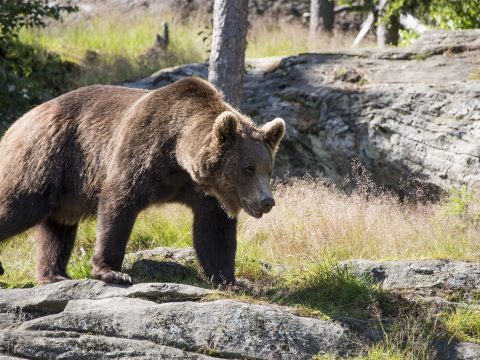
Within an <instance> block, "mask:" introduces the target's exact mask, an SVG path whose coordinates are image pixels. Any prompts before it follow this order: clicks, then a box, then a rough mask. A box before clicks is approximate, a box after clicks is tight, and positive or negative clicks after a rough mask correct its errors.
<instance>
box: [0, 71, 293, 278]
mask: <svg viewBox="0 0 480 360" xmlns="http://www.w3.org/2000/svg"><path fill="white" fill-rule="evenodd" d="M283 133H284V123H283V121H282V120H274V121H273V122H271V123H269V124H267V125H265V126H264V127H263V128H257V127H256V126H255V125H254V124H253V122H252V121H251V120H250V119H248V118H247V117H245V116H243V115H241V114H240V113H239V112H238V111H236V110H235V109H233V108H232V107H230V106H229V105H228V104H227V103H225V102H224V101H223V98H222V95H221V93H219V92H218V91H217V90H216V89H215V88H214V87H213V86H211V85H210V84H209V83H207V82H205V81H203V80H200V79H197V78H187V79H183V80H180V81H178V82H176V83H174V84H172V85H169V86H166V87H163V88H160V89H158V90H154V91H146V90H138V89H129V88H123V87H116V86H90V87H86V88H81V89H78V90H76V91H72V92H70V93H67V94H65V95H63V96H60V97H58V98H56V99H53V100H51V101H49V102H47V103H44V104H42V105H40V106H38V107H36V108H34V109H33V110H31V111H30V112H29V113H27V114H26V115H24V116H23V117H22V118H20V119H19V120H18V121H17V122H15V123H14V124H13V125H12V127H11V128H10V129H9V130H8V131H7V133H6V134H5V136H4V137H3V139H2V140H1V142H0V239H4V238H6V237H9V236H12V235H15V234H17V233H19V232H21V231H23V230H25V229H27V228H29V227H31V226H34V225H36V236H37V239H38V257H37V278H38V280H39V281H40V282H49V281H57V280H61V279H64V278H66V277H67V274H66V272H65V268H66V263H67V261H68V258H69V255H70V252H71V249H72V246H73V241H74V237H75V233H76V228H77V224H78V222H79V221H80V220H81V218H83V217H85V216H88V215H93V214H96V215H97V243H96V247H95V255H94V257H93V259H92V263H93V276H94V277H95V278H98V279H102V280H104V281H107V282H117V283H128V282H129V281H130V279H129V278H128V276H126V275H125V274H121V273H120V272H119V271H120V269H121V264H122V261H123V257H124V254H125V247H126V243H127V240H128V236H129V234H130V231H131V229H132V227H133V224H134V222H135V218H136V216H137V214H138V213H139V211H141V210H142V209H144V208H145V207H147V206H148V205H150V204H153V203H165V202H181V203H184V204H186V205H188V206H190V207H191V208H192V209H193V211H194V218H195V220H194V241H195V248H196V250H197V254H198V256H199V260H200V263H201V264H202V266H203V267H204V269H205V272H206V274H207V275H208V276H209V277H211V278H212V280H214V281H215V282H221V281H224V280H225V281H228V282H232V281H234V274H233V266H234V256H235V243H236V239H235V237H236V235H235V226H236V220H235V217H236V216H237V214H238V212H239V211H240V209H241V208H242V207H243V208H244V209H246V210H247V211H248V212H249V214H251V215H252V216H257V217H260V216H261V214H262V213H264V212H268V211H269V210H270V208H271V206H273V199H271V193H270V190H269V184H268V181H269V178H270V173H271V168H272V165H273V156H274V154H275V151H276V148H277V146H278V143H279V142H280V140H281V138H282V136H283ZM245 166H253V167H255V174H254V175H253V176H252V174H250V172H249V171H246V170H245ZM247 172H248V174H247ZM262 199H264V202H262ZM225 212H226V213H225ZM227 215H228V216H227Z"/></svg>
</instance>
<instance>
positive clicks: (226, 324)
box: [0, 280, 356, 359]
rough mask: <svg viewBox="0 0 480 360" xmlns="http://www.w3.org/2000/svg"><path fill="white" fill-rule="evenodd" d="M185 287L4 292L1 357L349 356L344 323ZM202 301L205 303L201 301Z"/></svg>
mask: <svg viewBox="0 0 480 360" xmlns="http://www.w3.org/2000/svg"><path fill="white" fill-rule="evenodd" d="M209 295H212V291H210V290H206V289H202V288H197V287H193V286H187V285H179V284H161V283H155V284H148V283H147V284H138V285H134V286H131V287H122V286H112V285H106V284H104V283H101V282H98V281H94V280H86V281H73V280H72V281H65V282H61V283H58V284H52V285H46V286H42V287H39V288H34V289H15V290H0V299H1V303H0V314H1V315H2V317H3V318H5V317H8V318H9V319H10V322H8V324H7V323H6V322H2V327H3V330H1V331H0V353H2V354H4V355H11V356H17V357H25V358H72V359H90V358H92V357H95V356H97V357H102V358H119V357H129V358H145V359H146V358H150V359H151V358H159V357H160V358H169V359H170V358H175V359H176V358H178V359H207V358H208V359H209V358H211V357H210V356H208V355H214V356H215V357H216V358H229V359H232V358H239V359H240V358H249V359H308V358H310V357H311V356H312V355H315V354H317V353H319V352H326V353H332V354H340V355H347V354H349V353H351V352H352V351H353V350H354V349H355V347H356V345H355V342H354V340H353V337H352V335H351V334H350V333H349V331H348V330H347V329H346V328H345V327H344V326H342V325H340V324H338V323H336V322H333V321H326V320H320V319H313V318H305V317H299V316H296V315H293V314H292V313H291V311H288V309H286V308H280V307H276V306H266V305H257V304H249V303H243V302H239V301H233V300H213V299H211V300H209V298H208V296H209ZM195 300H202V301H195Z"/></svg>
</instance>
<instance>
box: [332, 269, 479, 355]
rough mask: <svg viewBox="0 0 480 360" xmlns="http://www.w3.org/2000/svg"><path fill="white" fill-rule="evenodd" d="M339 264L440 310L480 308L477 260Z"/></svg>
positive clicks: (476, 309)
mask: <svg viewBox="0 0 480 360" xmlns="http://www.w3.org/2000/svg"><path fill="white" fill-rule="evenodd" d="M340 266H344V267H347V268H348V269H349V270H350V271H351V272H353V273H354V274H355V275H356V276H363V277H368V278H369V279H371V281H373V282H374V283H377V284H379V285H380V286H381V287H382V288H383V289H385V290H390V291H396V292H399V293H401V294H402V295H403V296H404V297H405V298H409V299H414V301H415V302H417V303H421V304H428V305H429V306H435V308H438V309H439V310H442V309H455V308H458V307H460V308H466V309H470V310H475V311H480V298H479V295H480V264H478V263H469V262H464V261H452V260H397V261H369V260H348V261H344V262H343V263H341V264H340ZM479 314H480V312H479ZM479 354H480V353H479Z"/></svg>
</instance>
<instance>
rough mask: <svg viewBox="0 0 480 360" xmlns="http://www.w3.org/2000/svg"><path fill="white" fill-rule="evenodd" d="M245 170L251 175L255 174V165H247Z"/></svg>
mask: <svg viewBox="0 0 480 360" xmlns="http://www.w3.org/2000/svg"><path fill="white" fill-rule="evenodd" d="M243 171H244V172H245V174H247V175H249V176H251V175H253V174H255V167H254V166H247V167H245V168H243Z"/></svg>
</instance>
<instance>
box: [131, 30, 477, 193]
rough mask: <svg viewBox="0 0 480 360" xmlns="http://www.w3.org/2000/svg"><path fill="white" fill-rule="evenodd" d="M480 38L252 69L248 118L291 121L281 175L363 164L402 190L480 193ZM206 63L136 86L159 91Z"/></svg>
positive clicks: (329, 172)
mask: <svg viewBox="0 0 480 360" xmlns="http://www.w3.org/2000/svg"><path fill="white" fill-rule="evenodd" d="M479 39H480V30H468V31H435V32H428V33H426V34H425V35H424V36H423V37H422V38H421V39H420V40H419V41H418V42H417V43H416V45H414V46H412V47H409V48H399V49H387V50H384V51H380V50H359V51H352V50H348V51H344V52H335V53H324V54H301V55H298V56H290V57H284V58H269V59H258V60H250V61H249V62H248V64H247V74H246V77H245V84H244V93H243V103H242V106H241V107H242V110H243V111H244V112H246V113H247V114H249V115H250V116H252V117H253V119H254V120H255V121H257V122H259V123H263V122H265V121H268V120H270V119H272V118H274V117H276V116H280V117H283V118H284V119H285V120H286V122H287V136H286V139H285V141H284V142H283V144H282V146H281V148H280V152H279V154H278V161H277V169H276V174H277V175H279V176H284V175H285V174H290V175H302V174H305V173H306V172H309V173H321V174H323V175H326V176H327V177H329V178H331V179H333V180H335V181H339V182H340V181H342V179H343V178H344V176H345V175H347V174H349V173H350V171H351V163H352V159H353V158H358V159H359V160H360V161H361V162H362V163H363V164H364V166H365V167H366V168H367V169H368V170H369V171H370V172H371V173H372V176H373V179H374V180H375V181H376V182H377V183H379V184H383V185H386V186H387V187H391V188H395V189H397V190H400V191H414V190H415V189H416V188H417V186H418V184H419V182H421V183H423V184H424V185H426V188H427V189H429V190H430V192H436V191H439V190H442V189H444V190H446V189H450V188H452V187H460V186H462V185H463V184H466V185H467V186H468V187H470V188H474V189H475V188H478V187H479V186H480V121H479V120H480V81H478V80H479V79H480V63H479V62H478V59H479V58H480V40H479ZM191 75H196V76H201V77H206V75H207V65H206V64H193V65H185V66H181V67H177V68H173V69H165V70H161V71H159V72H157V73H155V74H153V75H152V76H150V77H148V78H146V79H143V80H140V81H137V82H134V83H132V84H130V85H131V86H134V87H143V88H157V87H160V86H163V85H166V84H168V83H171V82H173V81H175V80H177V79H179V78H181V77H183V76H191Z"/></svg>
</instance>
